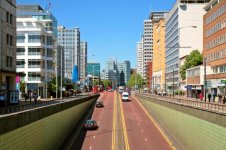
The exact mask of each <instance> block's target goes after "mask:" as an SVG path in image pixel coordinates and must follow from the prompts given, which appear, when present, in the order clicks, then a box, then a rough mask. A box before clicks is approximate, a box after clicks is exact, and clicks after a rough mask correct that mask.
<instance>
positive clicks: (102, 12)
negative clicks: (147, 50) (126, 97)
mask: <svg viewBox="0 0 226 150" xmlns="http://www.w3.org/2000/svg"><path fill="white" fill-rule="evenodd" d="M49 2H50V3H51V8H50V11H51V12H52V13H53V15H54V16H55V17H56V18H57V20H58V25H63V26H65V27H66V28H71V27H79V28H80V32H81V40H82V41H87V42H88V61H89V60H94V61H97V62H100V63H101V68H102V69H103V68H104V67H105V61H106V60H107V59H109V58H110V57H116V58H117V60H118V62H120V61H124V60H130V62H131V66H132V67H135V66H136V43H137V42H138V41H140V37H141V35H142V33H143V21H144V20H145V19H147V18H148V16H149V12H150V11H162V10H163V11H168V10H170V9H171V7H172V5H173V3H174V2H175V0H17V4H40V5H41V6H42V7H43V8H46V6H48V3H49ZM93 55H94V56H93Z"/></svg>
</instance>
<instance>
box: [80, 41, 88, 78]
mask: <svg viewBox="0 0 226 150" xmlns="http://www.w3.org/2000/svg"><path fill="white" fill-rule="evenodd" d="M80 46H81V47H80V55H79V56H80V81H82V82H84V81H85V78H86V75H87V68H86V66H87V42H86V41H81V43H80Z"/></svg>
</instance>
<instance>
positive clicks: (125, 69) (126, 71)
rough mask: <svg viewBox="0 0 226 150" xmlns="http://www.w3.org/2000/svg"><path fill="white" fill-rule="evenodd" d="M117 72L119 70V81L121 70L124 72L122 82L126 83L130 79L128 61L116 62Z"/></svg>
mask: <svg viewBox="0 0 226 150" xmlns="http://www.w3.org/2000/svg"><path fill="white" fill-rule="evenodd" d="M117 68H118V72H119V80H120V81H121V78H122V75H121V73H122V72H123V74H124V83H125V84H127V83H128V81H129V79H130V61H123V62H121V63H118V64H117Z"/></svg>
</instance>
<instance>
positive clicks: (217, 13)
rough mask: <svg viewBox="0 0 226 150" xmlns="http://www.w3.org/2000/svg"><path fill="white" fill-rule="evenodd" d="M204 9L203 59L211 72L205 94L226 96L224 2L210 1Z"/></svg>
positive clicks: (225, 2)
mask: <svg viewBox="0 0 226 150" xmlns="http://www.w3.org/2000/svg"><path fill="white" fill-rule="evenodd" d="M204 9H205V11H206V14H205V15H204V17H203V28H204V32H203V57H204V58H206V62H207V66H210V67H211V69H212V72H213V73H212V74H210V75H207V88H208V91H207V92H209V93H211V94H215V95H217V94H221V95H226V1H225V0H211V1H210V2H209V3H208V4H207V5H206V6H205V7H204Z"/></svg>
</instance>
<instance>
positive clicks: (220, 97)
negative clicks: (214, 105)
mask: <svg viewBox="0 0 226 150" xmlns="http://www.w3.org/2000/svg"><path fill="white" fill-rule="evenodd" d="M221 101H222V95H221V94H219V103H221Z"/></svg>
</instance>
